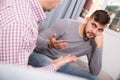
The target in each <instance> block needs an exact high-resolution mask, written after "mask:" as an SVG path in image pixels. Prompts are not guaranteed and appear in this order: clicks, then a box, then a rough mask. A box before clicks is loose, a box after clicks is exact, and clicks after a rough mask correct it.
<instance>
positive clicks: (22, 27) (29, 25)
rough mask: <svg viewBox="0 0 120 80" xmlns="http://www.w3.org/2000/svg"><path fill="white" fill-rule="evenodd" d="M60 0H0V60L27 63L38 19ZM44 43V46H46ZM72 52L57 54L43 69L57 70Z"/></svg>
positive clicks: (43, 16) (36, 31)
mask: <svg viewBox="0 0 120 80" xmlns="http://www.w3.org/2000/svg"><path fill="white" fill-rule="evenodd" d="M60 2H61V0H0V63H1V64H4V63H5V64H16V65H20V66H22V65H23V66H24V65H27V62H28V57H29V55H30V53H32V52H33V49H34V48H35V47H36V39H37V36H38V23H39V22H40V21H42V20H44V19H45V18H46V16H45V13H44V11H50V10H52V9H53V8H54V7H55V6H57V5H58V4H59V3H60ZM46 47H47V46H46ZM76 60H77V58H76V57H75V56H71V55H68V56H66V57H60V58H58V59H57V60H55V61H53V62H52V63H51V64H50V65H47V66H45V67H42V68H40V69H42V70H49V71H51V72H54V71H56V70H57V69H59V68H60V67H61V66H63V65H64V64H66V63H69V62H72V61H76Z"/></svg>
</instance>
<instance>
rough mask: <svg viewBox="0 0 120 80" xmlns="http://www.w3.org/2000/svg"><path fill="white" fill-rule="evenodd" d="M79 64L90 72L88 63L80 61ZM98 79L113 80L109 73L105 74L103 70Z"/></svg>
mask: <svg viewBox="0 0 120 80" xmlns="http://www.w3.org/2000/svg"><path fill="white" fill-rule="evenodd" d="M77 64H78V65H79V66H80V67H82V68H83V69H85V70H87V71H89V68H88V64H87V63H86V62H84V61H82V60H79V61H77ZM98 78H99V79H100V80H113V79H112V77H111V76H110V75H109V74H108V73H106V72H104V71H103V70H101V72H100V74H99V75H98Z"/></svg>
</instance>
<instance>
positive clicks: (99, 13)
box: [90, 10, 110, 25]
mask: <svg viewBox="0 0 120 80" xmlns="http://www.w3.org/2000/svg"><path fill="white" fill-rule="evenodd" d="M90 18H94V20H95V21H96V22H98V23H100V24H101V25H106V24H108V23H109V22H110V16H109V14H108V12H106V11H105V10H96V11H95V12H94V13H93V14H92V15H91V16H90Z"/></svg>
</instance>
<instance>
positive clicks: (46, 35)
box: [35, 19, 102, 75]
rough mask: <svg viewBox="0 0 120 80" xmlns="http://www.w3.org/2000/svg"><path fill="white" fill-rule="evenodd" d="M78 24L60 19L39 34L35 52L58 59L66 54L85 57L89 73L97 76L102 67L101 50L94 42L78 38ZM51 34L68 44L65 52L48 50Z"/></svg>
mask: <svg viewBox="0 0 120 80" xmlns="http://www.w3.org/2000/svg"><path fill="white" fill-rule="evenodd" d="M80 24H81V23H80V22H78V21H75V20H71V19H62V20H59V21H57V22H56V23H55V24H53V25H51V26H50V27H49V28H48V29H46V30H44V31H43V32H41V33H40V34H39V36H38V40H37V47H36V49H35V50H36V51H37V52H39V53H42V54H45V55H47V56H49V57H51V58H58V57H60V56H65V55H68V54H71V55H75V56H77V57H80V56H83V55H87V58H88V65H89V69H90V72H91V73H93V74H95V75H97V74H98V73H99V72H100V70H101V65H102V49H101V48H95V42H94V40H88V41H84V40H83V38H82V37H81V36H80V32H79V31H80ZM53 33H56V34H57V37H56V39H62V40H64V41H65V42H67V43H68V48H67V49H65V50H57V49H53V48H52V49H49V48H48V44H47V43H48V40H49V39H50V37H51V35H52V34H53Z"/></svg>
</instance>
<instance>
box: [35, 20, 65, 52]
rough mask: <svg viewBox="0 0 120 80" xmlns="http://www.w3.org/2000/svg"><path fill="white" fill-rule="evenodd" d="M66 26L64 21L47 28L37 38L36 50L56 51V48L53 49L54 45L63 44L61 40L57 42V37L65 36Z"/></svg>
mask: <svg viewBox="0 0 120 80" xmlns="http://www.w3.org/2000/svg"><path fill="white" fill-rule="evenodd" d="M66 25H67V23H66V21H65V20H59V21H57V22H56V23H55V24H53V25H51V26H49V28H48V29H46V30H44V31H43V32H41V33H40V35H39V36H38V38H37V43H36V44H37V47H36V50H39V49H48V48H56V49H58V47H55V46H56V45H55V44H58V43H61V42H64V41H63V40H59V37H62V36H63V35H64V34H65V30H66ZM58 46H59V45H58Z"/></svg>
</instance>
